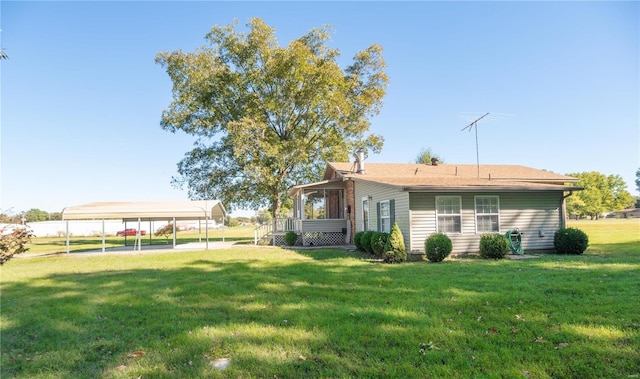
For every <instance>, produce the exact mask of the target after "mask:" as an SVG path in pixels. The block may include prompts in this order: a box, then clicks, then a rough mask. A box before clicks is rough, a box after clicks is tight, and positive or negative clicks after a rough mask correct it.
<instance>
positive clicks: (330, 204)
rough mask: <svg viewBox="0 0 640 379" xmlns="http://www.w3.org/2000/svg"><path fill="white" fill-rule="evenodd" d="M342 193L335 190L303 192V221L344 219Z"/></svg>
mask: <svg viewBox="0 0 640 379" xmlns="http://www.w3.org/2000/svg"><path fill="white" fill-rule="evenodd" d="M343 198H344V196H343V191H342V190H337V189H317V190H311V189H310V190H307V191H305V192H304V200H303V201H304V219H305V220H318V219H341V218H344V203H343Z"/></svg>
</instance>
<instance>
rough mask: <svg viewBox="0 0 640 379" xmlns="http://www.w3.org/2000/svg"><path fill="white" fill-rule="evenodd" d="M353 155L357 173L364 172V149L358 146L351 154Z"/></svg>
mask: <svg viewBox="0 0 640 379" xmlns="http://www.w3.org/2000/svg"><path fill="white" fill-rule="evenodd" d="M353 156H354V157H355V158H356V173H357V174H364V173H365V171H364V160H365V156H364V149H362V148H360V149H358V150H356V152H355V153H354V154H353Z"/></svg>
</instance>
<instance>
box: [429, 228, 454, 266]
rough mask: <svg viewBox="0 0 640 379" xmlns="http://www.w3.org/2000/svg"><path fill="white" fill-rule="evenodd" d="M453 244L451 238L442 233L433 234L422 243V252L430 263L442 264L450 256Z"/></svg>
mask: <svg viewBox="0 0 640 379" xmlns="http://www.w3.org/2000/svg"><path fill="white" fill-rule="evenodd" d="M451 250H453V244H452V243H451V238H449V237H448V236H447V235H446V234H443V233H440V232H438V233H433V234H432V235H430V236H429V238H427V239H426V240H425V241H424V251H425V253H426V254H427V259H428V260H429V261H430V262H442V261H443V260H444V259H445V258H446V257H448V256H449V254H451Z"/></svg>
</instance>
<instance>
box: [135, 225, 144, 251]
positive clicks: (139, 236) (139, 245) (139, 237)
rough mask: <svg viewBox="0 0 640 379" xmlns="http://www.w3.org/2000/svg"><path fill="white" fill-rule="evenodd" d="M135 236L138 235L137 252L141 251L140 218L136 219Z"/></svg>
mask: <svg viewBox="0 0 640 379" xmlns="http://www.w3.org/2000/svg"><path fill="white" fill-rule="evenodd" d="M137 234H138V251H142V235H141V234H140V217H138V233H137ZM134 250H135V249H134Z"/></svg>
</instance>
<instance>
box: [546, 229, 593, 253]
mask: <svg viewBox="0 0 640 379" xmlns="http://www.w3.org/2000/svg"><path fill="white" fill-rule="evenodd" d="M553 246H554V247H555V248H556V251H557V252H558V253H560V254H576V255H579V254H582V253H584V251H585V250H587V246H589V237H587V235H586V234H585V232H583V231H582V230H580V229H576V228H563V229H560V230H558V231H557V232H556V234H555V235H554V236H553Z"/></svg>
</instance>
